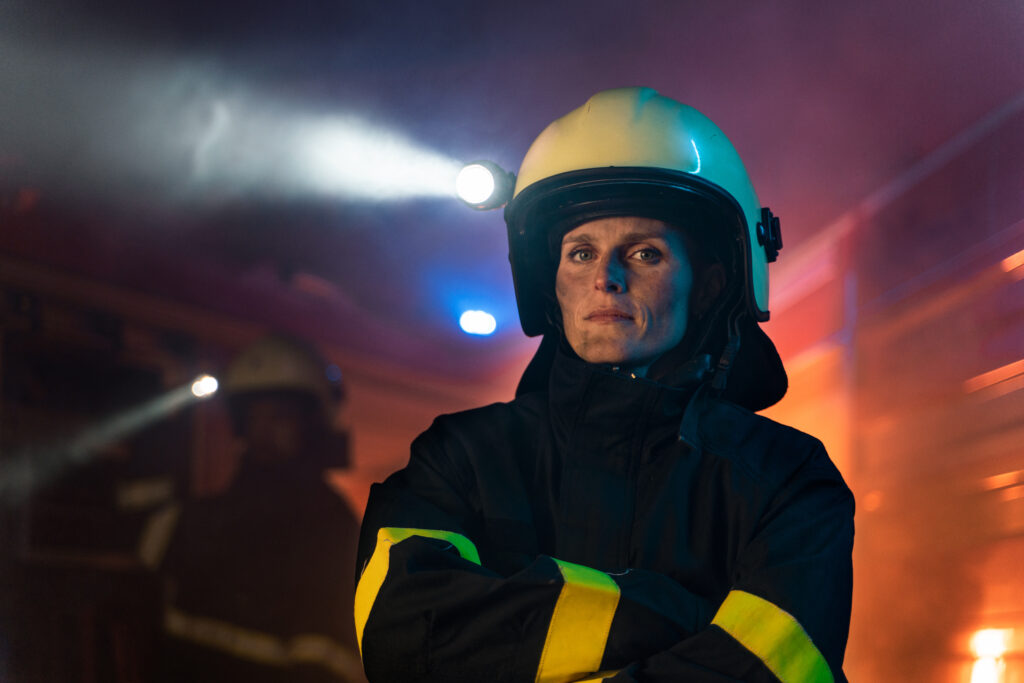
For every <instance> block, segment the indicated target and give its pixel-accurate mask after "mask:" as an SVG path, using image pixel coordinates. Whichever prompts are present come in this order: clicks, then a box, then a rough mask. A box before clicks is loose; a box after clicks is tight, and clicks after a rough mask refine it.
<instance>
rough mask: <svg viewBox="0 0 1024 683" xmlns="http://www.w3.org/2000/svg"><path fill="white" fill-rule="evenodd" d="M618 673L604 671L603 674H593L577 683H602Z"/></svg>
mask: <svg viewBox="0 0 1024 683" xmlns="http://www.w3.org/2000/svg"><path fill="white" fill-rule="evenodd" d="M620 670H621V669H620ZM617 673H619V672H618V671H602V672H601V673H596V674H593V675H588V676H587V677H586V678H581V679H579V680H577V681H576V682H575V683H600V682H601V681H603V680H604V679H606V678H611V677H612V676H614V675H615V674H617Z"/></svg>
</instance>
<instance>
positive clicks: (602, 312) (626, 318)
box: [583, 308, 633, 323]
mask: <svg viewBox="0 0 1024 683" xmlns="http://www.w3.org/2000/svg"><path fill="white" fill-rule="evenodd" d="M583 319H584V320H588V321H590V322H593V323H621V322H632V321H633V316H631V315H630V314H629V313H626V312H625V311H623V310H621V309H618V308H598V309H597V310H594V311H591V312H590V313H587V314H586V315H585V316H583Z"/></svg>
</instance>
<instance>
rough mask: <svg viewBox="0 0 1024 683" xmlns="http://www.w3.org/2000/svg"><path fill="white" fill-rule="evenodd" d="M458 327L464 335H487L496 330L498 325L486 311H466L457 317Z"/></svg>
mask: <svg viewBox="0 0 1024 683" xmlns="http://www.w3.org/2000/svg"><path fill="white" fill-rule="evenodd" d="M459 327H461V328H462V331H463V332H465V333H466V334H477V335H488V334H493V333H494V330H496V329H498V323H497V321H496V320H495V319H494V316H493V315H491V314H490V313H487V312H486V311H466V312H465V313H463V314H462V315H461V316H460V317H459Z"/></svg>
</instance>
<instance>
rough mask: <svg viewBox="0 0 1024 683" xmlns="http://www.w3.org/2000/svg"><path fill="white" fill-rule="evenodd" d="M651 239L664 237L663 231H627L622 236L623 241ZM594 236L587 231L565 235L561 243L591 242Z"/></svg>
mask: <svg viewBox="0 0 1024 683" xmlns="http://www.w3.org/2000/svg"><path fill="white" fill-rule="evenodd" d="M652 239H660V240H663V239H665V235H664V233H656V232H627V233H626V234H625V235H623V236H622V241H623V242H643V241H645V240H652ZM593 241H594V237H593V235H590V234H588V233H585V232H584V233H580V234H578V235H572V236H569V235H566V236H565V237H563V238H562V244H563V245H564V244H579V243H580V242H593Z"/></svg>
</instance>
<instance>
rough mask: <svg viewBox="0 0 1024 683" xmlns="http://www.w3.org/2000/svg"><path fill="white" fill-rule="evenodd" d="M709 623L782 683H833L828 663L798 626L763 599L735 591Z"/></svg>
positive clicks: (783, 611)
mask: <svg viewBox="0 0 1024 683" xmlns="http://www.w3.org/2000/svg"><path fill="white" fill-rule="evenodd" d="M711 623H712V624H714V625H715V626H718V627H719V628H721V629H722V630H723V631H725V632H726V633H728V634H729V635H730V636H732V637H733V638H735V639H736V640H738V641H739V642H740V644H741V645H743V647H745V648H747V649H748V650H750V651H751V652H753V653H754V654H755V655H757V657H758V658H759V659H760V660H761V661H762V662H763V663H764V665H765V666H766V667H768V669H769V670H770V671H771V672H772V673H773V674H775V676H776V678H778V679H779V680H780V681H782V683H833V680H834V679H833V677H832V671H831V670H830V669H829V667H828V663H827V662H826V661H825V658H824V657H822V655H821V652H819V651H818V648H817V647H815V645H814V643H813V642H811V638H810V636H808V635H807V632H806V631H804V629H803V627H802V626H801V625H800V623H799V622H798V621H797V620H796V619H794V618H793V616H792V615H791V614H789V613H788V612H786V611H785V610H783V609H780V608H779V607H776V606H775V605H773V604H772V603H771V602H769V601H767V600H765V599H764V598H759V597H758V596H756V595H753V594H751V593H747V592H745V591H739V590H734V591H732V592H730V593H729V595H728V596H726V598H725V602H723V603H722V606H721V607H719V608H718V613H717V614H715V618H714V619H712V620H711Z"/></svg>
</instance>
